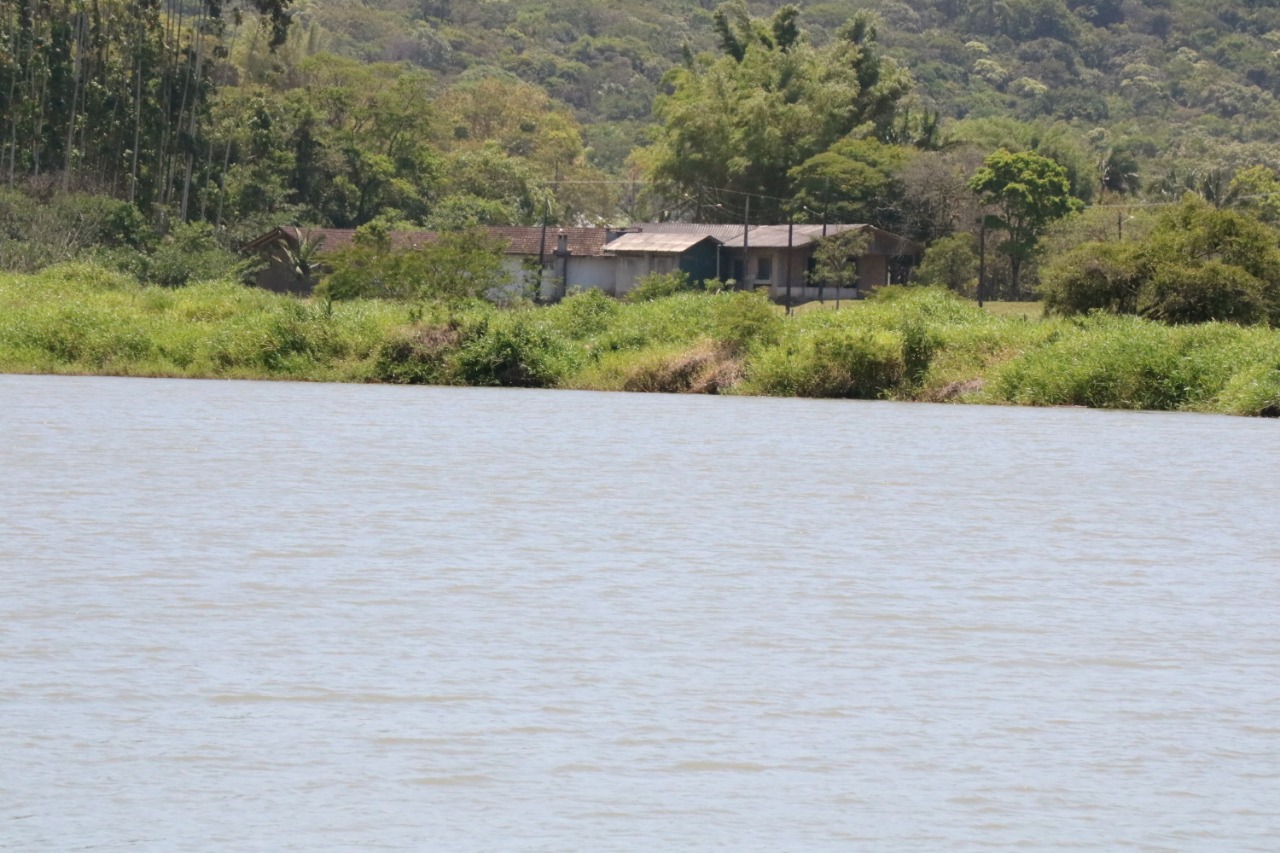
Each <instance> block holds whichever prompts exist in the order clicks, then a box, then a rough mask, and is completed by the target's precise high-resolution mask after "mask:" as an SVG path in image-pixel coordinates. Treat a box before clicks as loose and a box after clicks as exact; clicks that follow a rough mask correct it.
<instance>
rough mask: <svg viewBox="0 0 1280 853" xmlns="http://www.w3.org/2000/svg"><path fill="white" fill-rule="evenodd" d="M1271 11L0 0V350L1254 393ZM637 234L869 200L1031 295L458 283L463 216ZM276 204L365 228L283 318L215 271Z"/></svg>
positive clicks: (735, 384)
mask: <svg viewBox="0 0 1280 853" xmlns="http://www.w3.org/2000/svg"><path fill="white" fill-rule="evenodd" d="M1277 32H1280V10H1278V9H1277V8H1274V7H1273V5H1272V4H1268V3H1262V2H1244V0H1235V1H1234V2H1227V0H1217V2H1207V3H1206V2H1199V0H1088V1H1087V2H1086V0H912V2H909V3H907V2H901V0H824V2H818V3H814V4H810V5H807V6H806V7H804V9H803V11H801V10H800V9H799V8H797V7H795V6H779V5H776V4H767V3H756V2H752V3H746V2H743V0H733V2H729V3H725V4H722V5H719V6H715V5H714V4H712V3H710V2H704V3H699V4H693V3H690V2H685V0H663V2H661V3H659V2H645V3H636V2H625V3H624V2H622V0H561V2H558V3H555V4H550V3H544V2H542V0H521V2H519V3H516V2H512V0H337V1H336V2H335V1H334V0H329V1H328V2H320V0H130V2H125V1H124V0H4V1H3V2H0V270H7V271H10V272H11V273H13V274H12V275H10V276H9V277H8V278H5V279H4V280H3V284H2V285H0V308H2V309H3V314H0V368H3V369H9V370H54V371H61V370H71V371H93V372H122V373H143V374H151V373H155V374H165V375H201V376H206V375H212V376H239V375H244V376H288V377H296V378H332V379H345V380H382V381H396V382H442V383H459V382H464V383H470V384H514V385H528V384H532V385H546V386H557V387H592V388H624V389H637V390H638V389H649V390H705V391H720V392H735V393H737V392H745V393H778V394H799V395H816V396H859V397H886V396H887V397H896V398H904V399H906V398H910V399H943V398H947V399H949V398H953V397H957V396H958V397H961V398H964V399H976V400H987V401H1010V402H1030V403H1038V404H1058V403H1069V404H1083V405H1103V406H1140V407H1153V408H1189V409H1203V410H1212V411H1235V412H1249V413H1260V412H1270V411H1274V409H1275V407H1276V405H1277V401H1276V395H1277V384H1278V383H1280V379H1278V378H1277V377H1278V376H1280V361H1278V360H1277V358H1276V344H1275V341H1276V338H1275V333H1274V332H1272V331H1269V330H1268V329H1267V328H1266V327H1268V326H1275V325H1277V324H1280V250H1278V249H1277V245H1280V237H1278V236H1277V233H1276V230H1275V227H1276V225H1277V224H1278V223H1280V144H1278V143H1280V131H1277V127H1280V123H1278V122H1277V119H1280V104H1278V103H1277V96H1278V95H1280V39H1278V38H1277V36H1276V33H1277ZM651 217H663V218H688V219H696V220H700V221H724V222H740V221H743V220H747V221H751V222H777V221H785V220H787V219H792V220H795V221H819V220H823V221H845V222H850V221H862V222H871V223H873V224H876V225H879V226H881V227H883V228H886V229H888V230H890V231H894V232H898V233H901V234H904V235H906V236H908V237H911V238H913V239H916V240H918V241H920V242H921V243H923V244H925V245H926V246H927V250H926V253H925V256H924V259H923V263H922V264H921V265H920V267H919V268H918V270H917V271H916V274H915V283H919V284H931V285H935V286H938V287H942V288H946V289H949V290H952V291H955V292H957V293H960V294H963V295H966V296H977V297H978V298H979V299H981V298H983V297H984V296H985V297H986V298H995V297H1000V296H1003V297H1014V298H1025V297H1027V296H1029V295H1032V294H1037V293H1038V294H1039V295H1041V296H1042V297H1043V298H1044V300H1045V306H1046V308H1047V309H1048V311H1049V312H1050V313H1051V314H1053V315H1056V317H1055V318H1053V319H1048V320H1045V321H1043V322H1037V323H1012V322H1006V321H1000V320H995V319H992V318H991V317H989V316H987V315H986V314H984V313H982V312H979V311H977V310H976V309H970V308H968V307H965V306H964V305H963V304H961V303H959V302H956V301H954V300H951V299H947V298H944V297H943V296H941V295H939V294H937V293H933V292H928V293H925V294H922V295H915V296H909V297H902V298H901V299H899V300H896V301H894V300H879V301H877V302H876V303H875V304H873V305H865V306H858V307H857V308H856V309H854V310H849V311H844V312H840V313H839V314H836V313H833V312H825V311H816V312H809V313H802V314H801V315H800V316H799V317H796V318H789V319H787V320H782V319H780V318H778V317H777V316H776V314H775V313H774V312H773V311H772V310H771V309H769V307H768V306H767V305H765V304H764V303H763V302H762V301H761V299H760V298H759V297H757V296H755V295H752V294H719V295H707V294H685V293H679V294H674V295H662V294H663V293H665V292H666V291H668V290H670V289H671V288H669V287H667V284H670V283H669V282H668V283H662V282H653V283H651V285H650V286H649V287H648V288H647V289H645V290H643V291H641V295H642V296H654V297H659V296H661V298H654V299H652V300H651V301H644V300H643V299H642V300H639V301H637V302H636V303H635V304H632V305H622V304H618V303H614V302H611V301H609V300H608V299H606V298H605V297H603V296H600V295H598V294H584V295H581V296H577V297H574V298H572V299H569V300H567V301H566V302H565V303H564V304H562V305H559V306H553V307H549V308H541V309H536V310H535V309H533V308H532V307H528V306H525V307H519V306H517V307H515V308H511V307H507V308H503V309H500V308H498V307H496V306H494V305H491V304H487V303H483V302H481V301H478V300H476V299H475V298H474V297H476V296H478V295H481V294H484V293H485V292H487V291H492V290H493V286H494V285H496V284H498V283H499V281H498V277H497V273H496V265H497V259H498V252H499V248H498V247H497V246H496V245H490V244H488V243H486V242H485V241H484V239H483V238H482V237H481V236H479V232H477V231H469V230H468V229H470V228H471V227H472V226H476V225H486V224H487V225H514V224H533V223H539V222H549V223H587V222H610V223H626V222H629V221H636V220H644V219H648V218H651ZM285 222H293V223H298V224H310V225H319V226H334V227H360V228H361V229H362V230H361V233H362V234H365V235H373V236H374V237H375V238H376V239H374V240H372V241H371V242H364V243H362V244H360V245H358V246H357V247H356V248H355V249H353V250H352V251H350V252H348V253H347V254H345V255H344V256H343V257H341V258H335V259H333V260H332V263H331V264H330V269H332V270H333V273H332V275H331V276H330V278H329V280H328V281H326V282H325V283H324V285H323V286H322V289H321V291H320V293H321V296H320V298H318V299H316V300H301V301H300V300H290V299H284V298H280V297H274V296H270V295H268V294H264V293H258V292H253V291H248V290H245V289H243V288H240V287H238V286H237V285H235V284H231V283H226V282H232V281H235V280H237V278H239V277H242V276H243V275H244V274H245V273H246V272H247V270H248V266H247V263H246V261H245V260H244V259H242V258H240V257H239V256H238V255H237V250H238V249H239V247H240V246H242V245H243V244H244V243H245V242H246V241H247V240H249V239H251V238H252V237H255V236H257V235H258V234H260V233H262V232H264V231H266V230H267V229H268V228H270V227H272V226H275V225H278V224H281V223H285ZM399 226H413V227H419V228H422V227H425V228H433V229H439V230H442V231H446V232H450V233H451V234H452V235H453V236H449V237H447V238H446V239H444V240H442V241H441V242H440V243H439V244H438V245H437V246H436V248H434V249H433V250H432V251H430V252H425V253H418V254H415V255H409V254H397V253H393V252H390V251H389V243H387V242H386V239H385V238H386V235H387V234H388V233H389V232H390V231H391V230H393V229H395V228H397V227H399ZM378 239H381V240H382V242H381V243H379V242H378ZM314 248H315V247H308V252H310V251H311V250H312V249H314ZM818 254H819V260H820V262H821V266H822V267H823V268H824V269H825V270H826V273H825V274H826V275H827V276H828V280H833V281H834V280H836V279H838V278H839V277H840V276H841V274H842V269H841V263H843V262H845V261H847V259H848V257H849V255H850V250H849V247H843V246H837V245H835V244H834V243H833V244H832V245H831V246H828V247H826V249H825V250H820V251H819V253H818ZM827 256H830V258H834V259H835V261H831V262H829V259H828V260H823V259H824V258H827ZM312 260H314V258H311V257H310V256H308V257H299V258H298V259H297V261H298V263H300V264H304V263H309V262H310V261H312ZM67 264H70V265H67ZM58 265H62V266H58ZM40 270H46V272H44V273H39V271H40ZM844 272H847V270H844ZM980 276H981V278H980ZM210 282H224V283H222V284H211V283H210ZM979 282H981V284H980V283H979ZM981 287H985V290H982V289H980V288H981ZM516 301H517V303H518V302H519V300H518V299H517V300H516ZM1104 315H1117V316H1104ZM1223 323H1229V324H1230V325H1223ZM1193 324H1199V325H1193ZM1248 326H1257V327H1258V328H1247V327H1248Z"/></svg>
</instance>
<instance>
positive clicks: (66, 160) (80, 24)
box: [62, 11, 87, 193]
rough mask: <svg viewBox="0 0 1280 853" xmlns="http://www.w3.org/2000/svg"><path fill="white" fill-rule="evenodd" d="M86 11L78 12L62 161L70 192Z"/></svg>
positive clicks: (64, 180)
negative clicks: (64, 148)
mask: <svg viewBox="0 0 1280 853" xmlns="http://www.w3.org/2000/svg"><path fill="white" fill-rule="evenodd" d="M86 23H87V22H86V21H85V16H84V12H83V11H81V12H78V13H76V37H75V41H74V42H73V43H72V48H71V49H72V50H73V51H74V54H73V55H72V57H71V80H72V83H71V108H70V111H69V112H68V114H67V150H66V151H65V152H63V153H64V157H63V163H62V191H63V192H64V193H65V192H68V191H69V190H70V189H71V160H72V153H73V152H74V151H75V142H76V109H77V103H78V102H79V100H80V88H81V80H80V75H81V71H82V68H81V66H82V60H83V57H84V31H85V25H86Z"/></svg>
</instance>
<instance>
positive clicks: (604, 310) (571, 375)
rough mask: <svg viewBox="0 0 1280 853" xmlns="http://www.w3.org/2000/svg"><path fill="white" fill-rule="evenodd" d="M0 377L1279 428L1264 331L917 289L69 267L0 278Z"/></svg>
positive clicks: (1275, 375) (1276, 376) (1275, 378)
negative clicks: (785, 310)
mask: <svg viewBox="0 0 1280 853" xmlns="http://www.w3.org/2000/svg"><path fill="white" fill-rule="evenodd" d="M0 370H5V371H11V372H17V371H31V372H53V373H57V372H71V373H86V372H87V373H104V374H119V375H142V376H201V377H260V378H283V379H309V380H333V381H380V382H394V383H436V384H453V385H501V386H525V387H528V386H534V387H554V388H582V389H600V390H624V391H668V392H704V393H747V394H769V395H781V396H801V397H853V398H866V399H899V400H964V401H972V402H993V403H1000V402H1009V403H1019V404H1031V405H1084V406H1098V407H1108V408H1130V409H1136V408H1141V409H1179V410H1190V411H1209V412H1227V413H1238V414H1253V415H1257V414H1270V415H1276V414H1280V332H1277V331H1273V330H1270V329H1265V328H1261V327H1253V328H1247V327H1241V326H1238V325H1234V324H1224V323H1207V324H1200V325H1193V326H1168V325H1164V324H1160V323H1155V322H1152V321H1147V320H1142V319H1139V318H1133V317H1113V316H1108V315H1100V314H1099V315H1093V316H1091V317H1088V318H1085V319H1056V320H1046V321H1041V322H1032V321H1028V320H1026V319H1022V318H1018V319H1002V318H999V317H995V316H992V315H991V314H989V313H987V312H985V311H983V310H981V309H979V308H977V307H976V306H974V305H973V304H972V303H969V302H966V301H964V300H962V299H960V298H958V297H956V296H954V295H953V294H949V293H947V292H946V291H942V290H936V289H923V288H910V289H905V290H904V289H889V290H887V291H885V292H884V293H883V294H882V295H881V296H879V297H878V298H876V299H874V300H870V301H867V302H860V303H853V304H851V305H847V306H846V307H845V308H843V309H842V310H840V311H838V312H837V311H832V310H822V309H817V308H815V309H813V310H809V311H805V312H801V313H799V314H797V315H795V316H793V317H785V316H783V315H782V314H781V313H780V312H779V311H778V309H777V308H776V307H775V306H772V305H770V304H769V303H768V302H766V301H765V300H764V298H763V297H762V296H760V295H758V294H755V293H744V292H722V293H677V294H675V295H670V296H663V297H659V298H655V299H652V300H649V301H636V302H619V301H615V300H613V299H610V298H609V297H607V296H604V295H603V294H601V293H599V292H598V291H588V292H586V293H581V294H578V295H574V296H571V297H569V298H568V299H565V300H564V301H562V302H560V303H559V304H557V305H554V306H550V307H532V306H526V307H523V308H519V307H517V308H507V309H501V308H497V307H495V306H494V305H492V304H491V303H488V302H484V301H480V300H461V301H457V300H455V301H453V302H443V301H431V302H419V303H413V304H408V303H403V302H393V301H388V300H368V299H355V300H349V301H342V302H322V301H319V300H316V301H306V302H304V301H300V300H297V299H294V298H291V297H286V296H277V295H273V294H269V293H267V292H265V291H259V290H256V289H251V288H244V287H241V286H238V285H236V284H234V283H229V282H222V283H219V282H199V283H195V284H191V285H188V286H187V287H184V288H170V287H163V286H157V285H140V284H138V283H137V282H136V281H134V280H132V279H130V278H128V277H127V276H124V275H122V274H119V273H115V272H111V271H108V270H105V269H103V268H102V267H98V266H94V265H89V264H73V265H68V266H62V267H54V268H51V269H48V270H46V271H44V272H43V273H40V274H38V275H7V276H3V277H0Z"/></svg>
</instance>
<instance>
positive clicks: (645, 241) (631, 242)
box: [605, 231, 720, 255]
mask: <svg viewBox="0 0 1280 853" xmlns="http://www.w3.org/2000/svg"><path fill="white" fill-rule="evenodd" d="M704 240H710V241H712V242H713V243H716V244H719V242H720V241H719V240H717V239H716V238H715V237H712V236H710V235H708V234H700V233H692V234H646V233H644V232H640V231H632V232H630V233H627V234H623V235H622V236H621V237H618V238H616V239H614V240H610V241H609V242H608V243H607V244H606V245H605V249H606V250H607V251H610V252H614V253H618V252H621V253H623V254H630V253H637V252H651V253H653V254H659V255H679V254H682V253H684V252H687V251H688V250H689V249H692V248H693V247H694V246H696V245H698V244H699V243H701V242H703V241H704Z"/></svg>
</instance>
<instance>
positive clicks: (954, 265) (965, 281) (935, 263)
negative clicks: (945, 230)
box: [911, 232, 978, 296]
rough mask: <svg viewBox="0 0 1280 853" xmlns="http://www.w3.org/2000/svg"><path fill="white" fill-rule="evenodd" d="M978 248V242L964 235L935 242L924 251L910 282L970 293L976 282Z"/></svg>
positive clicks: (967, 234)
mask: <svg viewBox="0 0 1280 853" xmlns="http://www.w3.org/2000/svg"><path fill="white" fill-rule="evenodd" d="M977 249H978V244H977V241H976V240H974V239H973V235H972V234H969V233H967V232H963V233H960V234H952V235H951V236H949V237H943V238H941V239H940V240H937V241H936V242H934V243H933V244H932V245H930V246H929V247H928V248H927V249H925V252H924V257H923V258H922V259H921V261H920V266H919V267H917V268H916V270H915V272H914V273H913V275H912V277H911V280H912V283H913V284H921V285H925V286H926V287H929V286H932V287H945V288H947V289H948V290H954V291H956V292H957V293H961V294H964V295H966V296H968V295H970V294H972V293H973V291H974V289H975V287H976V285H977V281H978V251H977Z"/></svg>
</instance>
